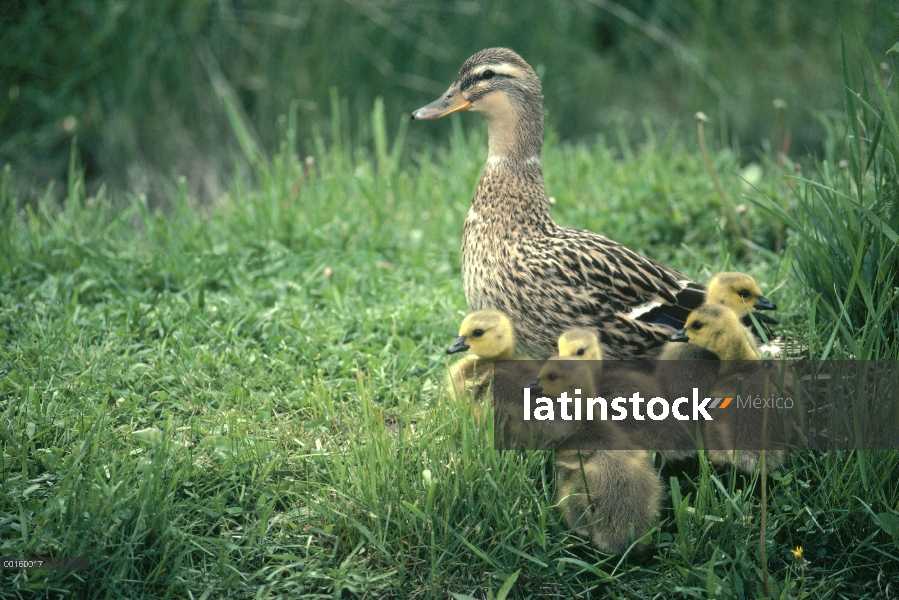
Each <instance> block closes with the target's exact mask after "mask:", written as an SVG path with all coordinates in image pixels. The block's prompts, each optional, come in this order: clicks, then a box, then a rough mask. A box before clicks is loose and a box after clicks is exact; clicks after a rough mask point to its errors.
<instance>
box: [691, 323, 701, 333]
mask: <svg viewBox="0 0 899 600" xmlns="http://www.w3.org/2000/svg"><path fill="white" fill-rule="evenodd" d="M690 329H692V330H693V331H699V330H700V329H702V323H701V322H699V321H696V322H695V323H693V324H692V325H690Z"/></svg>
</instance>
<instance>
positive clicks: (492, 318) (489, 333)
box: [446, 310, 515, 360]
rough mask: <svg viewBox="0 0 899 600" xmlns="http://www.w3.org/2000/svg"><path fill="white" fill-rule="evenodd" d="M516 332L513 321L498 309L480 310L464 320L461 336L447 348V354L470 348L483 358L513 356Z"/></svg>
mask: <svg viewBox="0 0 899 600" xmlns="http://www.w3.org/2000/svg"><path fill="white" fill-rule="evenodd" d="M514 349H515V333H514V330H513V329H512V321H510V320H509V317H507V316H506V315H505V314H503V313H501V312H500V311H498V310H479V311H477V312H473V313H471V314H469V315H468V316H467V317H465V319H463V320H462V325H461V326H460V327H459V337H458V338H456V341H455V342H453V344H452V345H451V346H450V347H449V348H447V349H446V353H447V354H455V353H456V352H464V351H466V350H470V351H471V353H472V354H474V355H475V356H477V357H478V358H483V359H487V360H490V359H500V360H502V359H507V358H512V352H513V350H514Z"/></svg>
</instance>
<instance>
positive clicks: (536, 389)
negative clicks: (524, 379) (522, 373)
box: [528, 377, 543, 396]
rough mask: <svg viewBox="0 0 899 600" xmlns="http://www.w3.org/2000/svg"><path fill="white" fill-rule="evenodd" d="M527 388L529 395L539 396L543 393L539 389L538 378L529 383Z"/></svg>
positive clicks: (540, 388)
mask: <svg viewBox="0 0 899 600" xmlns="http://www.w3.org/2000/svg"><path fill="white" fill-rule="evenodd" d="M528 387H529V388H530V389H531V393H533V394H534V395H535V396H539V395H540V394H542V393H543V388H542V387H540V378H539V377H538V378H537V379H535V380H534V381H532V382H530V383H529V384H528Z"/></svg>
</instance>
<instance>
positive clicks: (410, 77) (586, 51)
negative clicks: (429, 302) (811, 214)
mask: <svg viewBox="0 0 899 600" xmlns="http://www.w3.org/2000/svg"><path fill="white" fill-rule="evenodd" d="M2 10H3V13H2V25H3V26H2V33H0V46H2V47H3V48H4V52H3V53H2V55H0V81H2V90H0V138H2V142H0V160H2V161H4V162H11V163H13V165H14V168H15V170H16V172H17V173H18V174H19V179H20V184H22V185H24V186H26V187H28V186H30V185H37V186H39V187H43V186H44V185H45V184H46V182H47V180H48V179H61V178H62V177H63V176H64V174H65V171H66V166H67V164H68V157H69V153H70V147H71V144H72V139H73V137H75V136H77V146H78V151H79V155H80V160H81V163H82V165H83V167H84V168H85V170H86V173H87V177H88V179H89V180H94V181H96V180H100V179H102V180H104V181H106V182H109V183H110V184H111V185H113V186H115V187H119V188H125V189H132V190H136V191H147V192H151V194H152V193H160V192H164V191H165V189H166V186H169V185H171V183H172V182H173V181H174V178H175V177H176V176H178V175H185V176H186V177H187V179H188V185H189V187H190V191H191V193H193V194H195V195H201V196H215V195H217V194H218V193H220V191H221V188H222V182H223V181H225V180H226V179H227V174H228V173H229V172H230V171H231V170H232V169H233V168H234V165H235V160H237V161H238V163H239V162H240V161H241V160H242V158H241V155H240V153H239V152H238V151H237V148H238V145H237V143H236V138H235V134H234V130H233V127H232V124H231V123H230V122H229V118H228V111H227V109H226V106H225V103H224V102H223V98H229V99H231V101H232V102H233V104H234V105H235V106H236V109H237V110H236V111H235V116H234V118H237V119H239V120H243V121H244V124H245V126H246V128H247V130H248V131H249V133H250V136H251V138H253V139H254V141H255V142H256V143H258V144H259V145H260V146H261V147H262V148H266V149H268V150H269V151H272V150H274V149H276V148H277V145H278V141H279V139H280V135H281V129H282V128H283V119H280V120H279V117H281V115H284V114H286V113H287V111H288V105H289V103H290V102H291V101H296V102H298V106H299V109H300V122H299V124H298V129H299V131H298V140H300V142H299V143H300V145H301V147H300V151H301V152H304V151H305V152H311V143H310V142H309V137H310V136H311V134H312V132H313V131H314V129H315V128H316V127H321V126H323V125H324V124H325V123H326V122H327V119H328V117H329V114H330V112H331V109H330V108H329V98H330V94H331V89H332V88H336V89H337V90H339V93H340V94H341V95H344V96H346V97H347V98H348V102H347V106H348V107H349V111H350V112H351V114H354V115H358V121H359V122H358V124H357V123H353V127H352V130H353V131H354V137H355V139H354V140H352V141H354V142H363V143H364V142H366V141H367V140H368V137H369V135H370V127H369V126H368V123H367V115H368V113H369V111H370V108H371V106H372V103H373V101H374V99H375V98H376V97H382V98H383V99H384V101H385V105H386V108H387V116H388V130H389V131H395V128H396V127H397V123H398V121H399V119H401V118H403V117H404V116H405V115H408V114H409V113H410V112H411V111H412V110H414V109H415V108H417V107H419V106H421V105H423V104H425V103H427V102H429V101H430V100H432V99H433V98H434V97H436V95H438V94H439V93H441V92H442V91H443V90H444V89H445V88H446V86H447V85H448V84H449V82H450V81H452V79H453V77H454V76H455V73H456V70H457V69H458V67H459V66H460V65H461V63H462V61H463V60H464V59H465V58H467V57H468V56H469V55H470V54H471V53H473V52H474V51H477V50H479V49H481V48H484V47H488V46H496V45H505V46H509V47H511V48H513V49H515V50H517V51H518V52H519V53H520V54H522V56H524V57H525V59H526V60H528V61H529V62H530V63H531V64H532V65H533V66H534V67H535V68H536V69H537V70H538V73H540V74H541V76H542V78H543V82H544V87H545V94H546V107H547V114H548V123H549V124H550V126H551V127H552V128H554V129H555V130H556V131H557V132H558V134H559V135H560V136H561V137H562V138H564V139H579V138H590V137H592V136H594V135H596V134H600V133H607V134H616V133H618V130H619V129H620V130H621V131H623V132H624V133H625V134H626V135H628V136H630V137H632V138H637V139H639V138H640V137H642V128H643V124H642V119H643V118H647V119H649V122H650V123H651V124H653V125H654V126H656V127H661V128H668V127H670V126H671V124H672V123H674V122H680V123H681V124H690V121H691V119H692V115H693V113H694V112H696V111H697V110H703V111H704V112H706V113H708V114H709V115H710V116H711V117H712V119H713V121H714V122H715V124H716V130H717V131H718V132H719V134H720V136H721V139H722V141H724V142H726V143H731V142H733V141H736V140H739V141H740V142H741V144H742V145H743V146H744V147H746V148H752V147H756V146H758V145H759V144H761V143H762V142H764V141H767V140H769V139H770V138H772V137H774V135H775V130H776V125H775V119H776V114H775V113H776V111H775V110H774V109H773V108H772V101H773V100H774V99H782V100H784V101H785V102H786V103H787V106H788V114H787V116H786V121H785V123H786V127H787V128H788V129H789V130H790V132H791V136H792V137H791V139H792V149H793V150H794V151H795V152H796V153H798V154H804V153H805V152H806V151H807V150H816V149H818V148H819V147H820V144H821V142H820V139H821V137H822V135H823V132H822V130H821V129H820V126H819V125H818V124H817V121H816V115H815V114H814V111H820V110H826V109H833V108H840V107H841V102H842V95H841V93H840V92H841V83H840V82H841V75H840V31H841V30H842V31H845V32H847V33H848V34H849V36H850V37H854V36H855V32H856V31H857V32H858V33H859V34H860V36H861V37H862V39H863V40H864V41H865V43H866V44H867V45H868V46H869V47H870V48H871V49H872V51H873V53H874V54H875V56H876V57H883V52H885V50H886V49H887V48H889V46H890V45H892V43H893V42H895V39H896V37H897V18H896V15H895V7H894V6H893V5H892V3H891V2H890V1H889V0H867V1H862V0H857V1H854V2H840V1H837V0H832V1H829V2H816V3H808V2H802V1H800V0H791V1H788V2H774V1H765V0H755V1H748V2H747V1H740V2H738V1H736V0H729V1H726V2H719V3H708V2H702V1H700V0H688V1H682V2H662V1H656V2H653V1H639V0H633V1H627V2H621V3H615V2H611V1H609V0H569V1H567V2H554V3H546V4H541V5H538V6H535V7H532V8H530V9H529V10H527V11H524V10H521V8H520V6H519V5H518V4H517V3H515V2H512V1H511V0H496V1H493V2H483V3H479V2H445V1H441V0H408V1H404V0H374V1H368V0H366V1H361V0H347V1H345V2H332V1H330V0H309V1H306V2H302V3H295V2H290V1H287V0H263V1H258V2H257V1H224V0H222V1H211V0H188V1H183V2H179V1H175V0H159V1H157V2H146V1H137V2H127V3H120V2H113V1H111V0H80V1H75V2H67V1H63V0H48V1H45V2H40V3H38V2H25V1H24V0H17V1H14V2H7V3H4V8H3V9H2ZM447 127H449V125H448V124H441V125H439V126H436V127H429V128H427V131H424V130H423V128H413V130H412V131H411V132H410V133H411V136H410V143H411V144H412V147H413V148H415V147H417V145H418V144H421V143H422V142H423V141H425V140H428V139H433V138H434V137H435V136H436V137H442V136H445V135H446V131H447V130H446V128H447ZM323 129H327V128H326V127H323Z"/></svg>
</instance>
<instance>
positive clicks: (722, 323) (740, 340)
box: [671, 304, 759, 360]
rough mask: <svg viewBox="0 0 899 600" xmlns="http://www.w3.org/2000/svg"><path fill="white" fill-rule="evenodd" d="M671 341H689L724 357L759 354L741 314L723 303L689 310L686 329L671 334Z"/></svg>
mask: <svg viewBox="0 0 899 600" xmlns="http://www.w3.org/2000/svg"><path fill="white" fill-rule="evenodd" d="M671 341H672V342H689V343H690V344H693V345H695V346H699V347H700V348H705V349H706V350H708V351H709V352H712V353H713V354H715V355H716V356H718V358H720V359H721V360H751V359H756V358H758V356H759V353H758V350H757V349H756V347H755V342H753V340H752V335H751V334H750V333H749V330H747V329H746V328H745V327H744V326H743V324H742V323H741V322H740V318H739V317H737V313H735V312H734V311H733V310H731V309H730V308H727V307H726V306H722V305H720V304H703V305H702V306H700V307H699V308H697V309H696V310H694V311H693V312H691V313H690V316H688V317H687V323H686V325H685V326H684V328H683V329H681V330H680V331H678V332H677V333H675V334H674V335H672V336H671Z"/></svg>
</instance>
